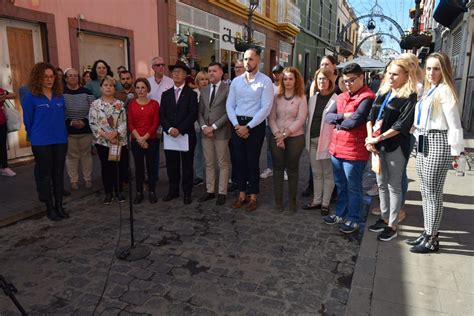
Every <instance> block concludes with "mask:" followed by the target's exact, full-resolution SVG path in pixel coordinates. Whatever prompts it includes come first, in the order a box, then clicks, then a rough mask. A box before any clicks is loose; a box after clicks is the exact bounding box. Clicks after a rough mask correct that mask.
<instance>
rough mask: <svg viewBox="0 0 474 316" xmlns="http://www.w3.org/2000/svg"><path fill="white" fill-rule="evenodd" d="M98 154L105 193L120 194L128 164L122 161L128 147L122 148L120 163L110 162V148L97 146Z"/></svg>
mask: <svg viewBox="0 0 474 316" xmlns="http://www.w3.org/2000/svg"><path fill="white" fill-rule="evenodd" d="M95 148H97V154H98V155H99V159H100V165H101V173H102V183H103V184H104V190H105V193H113V192H115V193H120V192H122V180H123V179H124V175H123V172H124V170H127V169H128V167H127V166H126V164H127V162H126V161H125V159H122V157H123V156H124V152H125V151H127V147H126V146H122V148H121V152H120V157H121V159H120V161H118V162H117V161H109V147H107V146H102V145H99V144H95Z"/></svg>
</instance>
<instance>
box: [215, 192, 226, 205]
mask: <svg viewBox="0 0 474 316" xmlns="http://www.w3.org/2000/svg"><path fill="white" fill-rule="evenodd" d="M225 200H226V198H225V194H218V195H217V201H216V205H224V204H225Z"/></svg>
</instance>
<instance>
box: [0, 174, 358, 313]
mask: <svg viewBox="0 0 474 316" xmlns="http://www.w3.org/2000/svg"><path fill="white" fill-rule="evenodd" d="M302 170H307V167H306V168H304V167H302ZM301 178H305V177H304V176H302V177H301ZM165 186H166V183H164V182H163V181H161V182H160V190H159V192H158V193H159V194H158V196H159V197H162V196H163V195H164V187H165ZM300 186H303V182H301V184H300ZM203 190H204V188H203V186H200V187H198V189H197V190H195V192H194V202H193V203H192V204H190V205H186V206H185V205H184V204H183V202H182V199H177V200H174V201H172V202H168V203H164V202H162V201H161V200H160V201H159V202H158V203H157V204H155V205H153V206H152V205H150V204H148V202H147V201H146V200H145V202H144V203H143V204H141V205H140V206H138V207H136V215H135V219H136V222H135V230H136V239H137V240H138V241H140V242H143V243H144V244H145V245H147V246H149V247H150V248H151V254H150V256H148V257H147V258H146V259H142V260H139V261H135V262H126V261H120V260H118V259H116V258H115V256H114V250H115V248H116V246H117V240H118V236H119V233H118V232H119V218H120V217H119V214H120V212H119V207H118V203H117V202H115V203H113V204H111V205H109V206H104V205H102V196H101V195H100V194H98V193H97V194H95V195H89V196H87V197H85V198H82V199H80V200H77V201H73V202H70V203H69V204H68V205H67V209H68V210H69V211H70V214H71V218H70V219H68V220H63V221H61V222H58V223H53V222H50V221H48V220H47V219H46V218H45V217H41V218H35V219H29V220H25V221H22V222H19V223H17V224H15V225H12V226H8V227H5V228H2V229H1V230H0V271H1V272H0V273H1V274H3V276H4V277H5V278H6V279H7V280H8V281H10V282H12V283H13V284H14V285H15V286H16V287H17V288H18V290H19V292H18V293H17V298H18V300H19V301H20V302H21V303H22V305H23V306H24V307H25V309H26V310H27V311H28V312H29V313H30V314H31V315H34V314H57V315H63V314H67V315H91V314H92V312H93V311H94V309H95V308H96V305H97V303H98V301H99V299H100V298H101V293H102V290H103V288H104V284H105V282H106V280H107V284H106V288H105V292H104V295H103V297H102V299H101V301H100V304H99V305H98V306H97V309H96V313H97V314H103V315H111V314H112V315H115V314H120V315H129V314H130V315H131V314H153V315H283V314H284V315H341V314H343V313H344V308H345V304H346V302H347V299H348V294H349V287H350V284H351V280H352V274H353V270H354V265H355V261H356V257H357V252H358V249H359V240H358V239H359V238H358V236H354V235H351V236H343V235H342V234H341V233H340V232H339V231H338V230H337V228H336V227H331V226H327V225H324V224H323V223H322V221H321V215H320V214H319V212H314V211H303V210H301V211H298V212H297V213H296V214H294V215H291V214H290V213H289V212H284V213H276V212H275V211H274V210H273V208H272V206H273V203H272V202H273V190H272V179H271V178H269V179H267V180H264V181H262V192H264V193H262V194H261V197H260V207H259V208H258V210H257V211H256V212H254V213H250V214H249V213H246V212H245V211H244V210H233V209H231V208H230V204H231V199H233V195H229V197H228V201H227V204H226V205H224V206H222V207H216V206H215V202H214V201H209V202H206V203H201V204H200V203H198V202H196V200H197V197H198V196H200V195H201V194H202V193H203ZM127 202H128V201H127ZM303 202H306V199H305V200H304V201H303V200H302V199H300V204H302V203H303ZM121 208H122V211H121V213H122V222H123V225H122V230H121V232H122V233H121V239H120V245H122V246H126V245H127V244H129V226H128V215H127V214H128V203H124V204H121ZM110 266H111V271H110V275H109V277H108V278H107V276H108V270H109V267H110ZM0 293H1V292H0ZM0 295H1V294H0ZM13 314H18V312H17V311H16V309H15V306H14V305H13V303H12V302H11V301H10V300H9V299H8V298H7V297H6V296H4V295H1V296H0V315H13Z"/></svg>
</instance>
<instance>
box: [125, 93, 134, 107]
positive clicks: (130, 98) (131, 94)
mask: <svg viewBox="0 0 474 316" xmlns="http://www.w3.org/2000/svg"><path fill="white" fill-rule="evenodd" d="M133 99H135V95H134V94H133V93H129V94H127V99H126V100H125V102H124V107H125V108H126V109H128V104H129V103H130V101H132V100H133Z"/></svg>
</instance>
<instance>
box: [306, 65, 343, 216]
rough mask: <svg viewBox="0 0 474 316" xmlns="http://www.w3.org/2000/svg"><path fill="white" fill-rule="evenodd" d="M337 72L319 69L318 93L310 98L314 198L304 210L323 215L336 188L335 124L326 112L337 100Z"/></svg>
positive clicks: (309, 139)
mask: <svg viewBox="0 0 474 316" xmlns="http://www.w3.org/2000/svg"><path fill="white" fill-rule="evenodd" d="M334 79H335V78H334V72H333V71H332V70H331V69H327V68H319V69H318V71H316V75H315V82H316V87H315V89H316V90H315V94H314V95H313V96H312V97H311V98H310V99H309V104H308V112H309V115H308V118H307V120H306V125H307V130H306V137H305V138H306V149H307V150H308V151H309V160H310V163H311V169H312V171H313V172H312V174H313V183H314V195H313V201H312V202H311V203H308V204H306V205H304V206H303V209H304V210H310V209H320V210H321V215H324V216H326V215H328V214H329V204H330V202H331V195H332V192H333V190H334V177H333V173H332V164H331V155H330V154H329V145H330V144H331V139H332V132H333V130H334V127H333V126H332V125H331V124H328V123H326V122H325V121H324V120H325V118H326V113H327V112H328V110H329V109H330V108H331V107H332V106H333V105H334V104H335V103H336V99H337V94H336V93H335V92H334V89H335V83H334Z"/></svg>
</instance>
